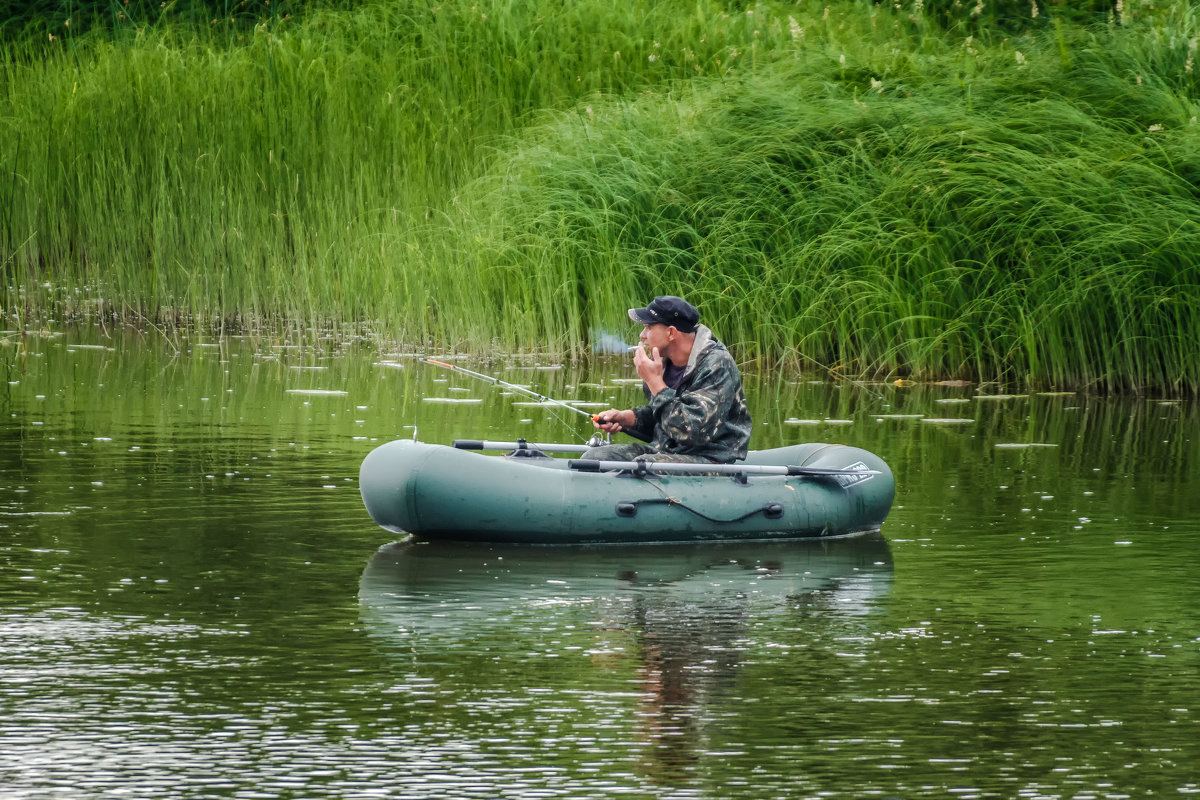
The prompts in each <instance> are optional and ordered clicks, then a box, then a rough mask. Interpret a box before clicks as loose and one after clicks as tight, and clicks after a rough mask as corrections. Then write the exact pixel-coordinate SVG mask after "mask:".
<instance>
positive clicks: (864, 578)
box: [0, 331, 1200, 800]
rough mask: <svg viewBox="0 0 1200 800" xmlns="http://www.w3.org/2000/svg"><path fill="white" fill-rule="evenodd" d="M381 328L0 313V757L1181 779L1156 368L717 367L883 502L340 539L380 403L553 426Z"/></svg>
mask: <svg viewBox="0 0 1200 800" xmlns="http://www.w3.org/2000/svg"><path fill="white" fill-rule="evenodd" d="M414 356H415V354H407V353H381V352H378V351H377V350H376V348H375V347H374V346H372V345H371V344H369V343H362V342H353V341H347V340H334V339H329V340H326V338H325V337H324V335H323V334H321V333H319V332H315V331H310V332H304V333H303V334H302V335H300V336H299V337H296V338H292V339H291V340H287V341H279V342H275V341H262V340H250V339H245V340H243V339H228V338H227V339H221V340H214V341H210V342H202V341H186V340H173V341H171V342H168V341H167V340H166V339H165V338H163V337H161V336H142V335H140V334H137V333H129V334H125V333H120V334H114V335H112V336H107V335H101V333H100V332H97V331H84V332H70V333H68V334H66V335H57V334H55V335H49V336H40V335H26V334H23V333H20V332H18V333H8V334H5V333H3V332H0V796H3V797H4V798H5V800H8V798H17V800H50V799H51V798H53V799H54V800H58V799H59V798H72V800H74V798H88V799H89V800H90V798H101V797H103V798H109V797H113V798H115V797H137V798H140V799H143V800H147V799H149V800H157V799H158V798H163V799H164V800H175V799H176V798H180V799H182V798H205V799H206V800H207V798H214V797H229V798H247V799H248V798H258V797H280V798H284V797H295V798H301V797H303V798H324V797H329V798H338V799H339V800H358V799H359V798H378V797H380V796H384V797H404V798H486V799H487V800H492V799H493V798H498V797H514V798H517V797H519V798H527V797H551V798H554V797H563V798H574V797H597V798H617V797H639V798H642V797H646V798H659V797H662V798H668V797H669V798H680V797H688V798H693V797H711V798H720V799H721V800H726V798H732V799H733V800H768V799H769V798H770V799H773V798H779V797H805V798H808V797H822V798H845V799H846V800H859V799H860V798H863V797H881V798H887V797H897V798H899V797H904V798H917V797H923V798H944V797H960V798H1010V797H1022V798H1051V797H1061V798H1066V797H1072V798H1083V797H1095V798H1108V797H1134V796H1139V797H1140V796H1161V797H1177V796H1183V797H1186V796H1194V795H1196V794H1198V793H1200V780H1198V779H1197V777H1196V770H1195V764H1197V763H1200V735H1197V733H1198V731H1200V629H1198V628H1197V625H1196V621H1195V620H1196V615H1195V613H1194V611H1193V607H1194V605H1195V593H1196V592H1195V587H1196V580H1195V568H1194V564H1195V563H1196V562H1197V559H1198V558H1200V515H1197V513H1196V487H1197V486H1200V438H1198V437H1197V433H1196V432H1197V431H1198V430H1200V407H1198V406H1197V404H1195V403H1194V402H1191V401H1186V402H1180V403H1173V402H1166V401H1162V400H1158V399H1155V398H1099V397H1090V396H1087V395H1076V394H1071V395H1058V394H1044V395H1043V394H1030V395H1024V394H1019V393H1017V392H1013V391H1011V390H1009V391H1005V390H1003V389H1001V388H994V387H989V388H988V389H986V390H984V391H980V390H979V389H978V387H970V386H913V387H903V388H901V387H896V386H892V385H875V384H873V385H871V386H870V387H869V389H870V391H864V390H863V389H862V388H860V387H856V386H854V385H832V384H830V383H829V382H828V381H827V380H824V378H825V377H826V376H824V375H821V376H818V377H821V378H822V380H821V381H820V382H816V383H813V382H810V381H809V378H812V377H814V376H810V375H799V374H794V373H786V374H772V375H756V374H752V373H749V374H748V375H747V387H748V395H749V400H750V403H751V410H752V413H753V416H754V419H755V423H756V424H755V430H754V434H753V437H752V442H753V444H754V446H756V447H775V446H783V445H789V444H797V443H800V442H804V441H828V442H839V443H844V444H848V445H853V446H858V447H864V448H866V449H868V450H871V451H873V452H876V453H879V454H880V455H881V456H882V457H884V458H885V459H886V460H887V461H888V463H889V465H890V466H891V467H892V469H893V471H894V473H895V474H896V476H897V497H896V504H895V506H894V508H893V511H892V512H891V514H890V515H889V517H888V520H887V522H886V523H885V525H884V528H883V536H884V537H886V540H885V539H883V538H873V539H872V538H864V539H847V540H838V541H826V542H807V543H806V542H795V543H776V544H773V545H770V546H766V545H755V544H750V545H736V546H732V545H716V546H714V545H703V546H693V547H669V548H660V547H653V548H639V549H634V550H626V549H608V548H496V547H485V546H482V545H469V546H458V547H455V546H453V545H433V544H427V545H387V546H385V547H384V548H383V549H379V546H380V544H381V543H383V542H385V541H387V540H388V539H389V538H390V535H389V534H387V533H386V532H384V531H382V530H381V529H379V528H378V527H377V526H375V525H374V524H373V523H372V522H371V520H370V518H369V517H368V516H367V514H366V512H365V510H364V509H363V506H362V502H361V499H360V497H359V496H358V490H357V485H356V476H357V474H358V467H359V464H360V463H361V461H362V459H363V457H364V456H365V455H366V453H367V452H369V451H370V450H371V449H373V448H374V447H375V446H377V445H378V444H379V443H380V442H382V441H386V440H388V439H392V438H398V437H399V438H410V437H412V436H413V435H414V429H415V430H417V431H419V436H420V438H421V439H423V440H425V441H430V442H449V441H450V440H452V439H455V438H478V439H492V440H501V439H512V438H514V437H517V436H521V437H524V438H527V439H529V440H531V441H544V442H552V441H569V442H580V441H582V440H583V439H585V438H586V437H587V435H588V434H589V432H590V431H589V430H580V429H579V426H578V424H577V423H578V422H579V421H578V420H577V419H567V417H575V416H577V415H570V414H569V413H567V414H562V413H560V412H561V411H562V410H561V409H554V408H549V407H536V406H528V405H517V403H518V402H523V400H524V398H521V397H518V396H515V395H506V394H505V393H503V392H499V391H496V390H495V389H494V388H493V387H489V386H486V385H481V384H480V383H479V382H478V381H471V382H469V383H466V382H461V383H460V382H459V381H458V379H457V378H456V377H454V376H447V375H446V374H445V371H438V370H431V369H428V368H423V367H420V366H419V365H418V364H417V362H416V361H415V360H414ZM469 365H470V366H472V367H474V368H478V369H480V370H481V371H484V372H488V373H491V374H495V375H497V376H498V377H500V378H502V379H504V380H508V381H512V382H515V383H524V384H529V385H531V386H532V387H533V388H535V389H536V390H537V391H539V392H543V393H545V394H547V395H549V396H553V397H556V398H562V399H565V400H571V401H578V402H581V403H588V404H604V405H611V406H616V407H625V406H626V405H628V404H630V403H631V402H633V401H634V400H636V399H637V397H638V396H639V394H640V390H639V387H638V382H637V380H636V378H634V377H633V371H632V368H631V367H630V366H629V365H628V363H627V362H626V361H625V360H622V359H621V358H616V357H614V358H613V359H611V360H605V359H601V360H597V361H595V362H593V363H584V364H554V363H548V362H546V361H545V360H544V359H540V358H539V357H538V356H536V355H529V356H520V357H498V358H496V359H495V360H494V361H491V362H487V363H474V362H470V364H469ZM547 367H552V368H551V369H546V368H547ZM980 395H983V397H981V396H980ZM424 398H468V399H471V400H473V401H474V402H470V403H461V402H455V403H427V402H423V399H424ZM939 419H958V420H965V421H964V422H955V423H944V422H936V421H932V420H939ZM587 427H588V428H590V426H587ZM364 564H365V567H364Z"/></svg>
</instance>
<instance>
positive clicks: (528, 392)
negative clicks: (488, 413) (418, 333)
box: [417, 358, 600, 422]
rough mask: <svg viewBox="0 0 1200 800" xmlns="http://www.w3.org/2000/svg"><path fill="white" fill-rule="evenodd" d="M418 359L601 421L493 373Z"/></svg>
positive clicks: (593, 415) (596, 416)
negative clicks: (487, 373)
mask: <svg viewBox="0 0 1200 800" xmlns="http://www.w3.org/2000/svg"><path fill="white" fill-rule="evenodd" d="M417 360H418V361H420V362H421V363H422V364H432V365H433V366H435V367H442V368H443V369H448V370H451V371H453V372H461V373H462V374H463V375H469V376H471V377H472V378H478V379H479V380H481V381H487V382H488V383H490V384H492V385H493V386H503V387H504V388H505V389H511V390H513V391H514V392H521V393H522V394H524V395H526V396H528V397H534V398H537V399H538V400H540V401H541V402H543V403H553V404H554V405H556V406H561V407H563V408H566V409H570V410H571V411H574V412H575V413H576V414H583V415H584V416H585V417H587V418H588V419H590V420H591V421H592V422H599V421H600V415H599V414H589V413H588V412H586V411H584V410H583V409H582V408H576V407H575V406H573V405H571V404H570V403H564V402H563V401H562V400H555V399H554V398H553V397H547V396H546V395H544V394H542V393H541V392H535V391H534V390H533V389H529V388H527V387H525V386H518V385H517V384H515V383H509V382H508V381H502V380H500V379H499V378H496V377H493V376H491V375H484V374H483V373H482V372H475V371H474V370H470V369H467V368H466V367H460V366H457V365H455V364H447V363H446V362H445V361H436V360H434V359H432V358H418V359H417Z"/></svg>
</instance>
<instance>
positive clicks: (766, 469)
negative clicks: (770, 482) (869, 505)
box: [567, 458, 880, 477]
mask: <svg viewBox="0 0 1200 800" xmlns="http://www.w3.org/2000/svg"><path fill="white" fill-rule="evenodd" d="M567 466H568V467H570V468H571V469H574V470H579V471H580V472H634V473H650V474H654V475H669V474H681V475H689V474H697V473H700V474H705V473H707V474H714V473H715V474H718V475H807V476H809V477H838V476H843V475H848V476H855V477H857V476H864V475H879V474H880V472H879V470H877V469H833V468H827V467H799V466H771V465H766V464H697V463H693V462H682V463H681V462H676V461H597V460H594V459H590V458H577V459H571V460H570V461H568V462H567Z"/></svg>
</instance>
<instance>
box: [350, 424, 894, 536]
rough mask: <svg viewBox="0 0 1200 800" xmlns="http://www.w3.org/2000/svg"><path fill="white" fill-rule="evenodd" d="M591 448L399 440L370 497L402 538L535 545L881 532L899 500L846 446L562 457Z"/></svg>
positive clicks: (374, 459) (365, 494) (367, 465)
mask: <svg viewBox="0 0 1200 800" xmlns="http://www.w3.org/2000/svg"><path fill="white" fill-rule="evenodd" d="M487 450H497V451H501V452H503V454H497V455H488V454H485V453H484V452H482V451H487ZM583 450H584V448H583V447H582V446H577V445H551V444H532V443H527V442H525V441H523V440H517V441H516V442H487V441H478V440H460V441H456V442H454V443H453V446H446V445H438V444H427V443H424V442H419V441H409V440H397V441H393V442H388V443H387V444H383V445H381V446H379V447H377V448H376V449H374V450H372V451H371V452H370V453H369V454H368V455H367V457H366V458H365V459H364V460H363V463H362V467H361V469H360V471H359V488H360V490H361V492H362V498H363V503H364V505H365V506H366V508H367V512H368V513H369V514H370V515H371V518H372V519H374V520H375V522H376V523H378V524H379V525H380V526H382V527H383V528H385V529H387V530H389V531H392V532H394V533H397V534H411V535H412V536H414V537H416V538H417V539H422V540H429V541H474V542H481V541H486V542H509V543H532V544H650V543H666V542H703V541H769V540H777V539H806V538H815V537H828V536H845V535H848V534H854V533H861V532H864V531H874V530H878V529H879V527H880V525H882V524H883V521H884V519H885V518H886V517H887V514H888V511H889V510H890V509H891V505H892V499H893V497H894V494H895V483H894V480H893V478H892V473H891V470H890V469H888V466H887V464H885V463H884V461H883V460H882V459H881V458H879V457H878V456H876V455H874V454H872V453H870V452H868V451H866V450H862V449H859V448H856V447H848V446H844V445H834V444H822V443H814V444H798V445H792V446H789V447H781V448H776V449H771V450H757V451H751V452H750V454H749V456H748V457H747V459H746V460H745V461H741V462H737V463H736V464H671V463H659V462H645V461H631V462H622V461H592V460H588V459H582V458H564V457H559V456H561V454H563V453H568V454H569V453H574V454H575V455H580V454H582V451H583Z"/></svg>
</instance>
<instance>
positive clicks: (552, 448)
mask: <svg viewBox="0 0 1200 800" xmlns="http://www.w3.org/2000/svg"><path fill="white" fill-rule="evenodd" d="M451 444H452V445H453V446H454V447H455V448H456V449H458V450H540V451H542V452H543V453H582V452H583V451H584V450H587V445H586V444H538V443H536V442H527V441H525V440H524V439H518V440H517V441H515V442H490V441H488V440H486V439H455V440H454V441H453V442H451Z"/></svg>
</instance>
